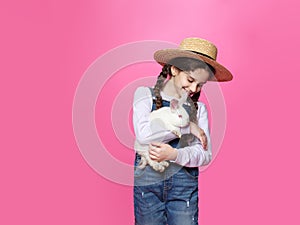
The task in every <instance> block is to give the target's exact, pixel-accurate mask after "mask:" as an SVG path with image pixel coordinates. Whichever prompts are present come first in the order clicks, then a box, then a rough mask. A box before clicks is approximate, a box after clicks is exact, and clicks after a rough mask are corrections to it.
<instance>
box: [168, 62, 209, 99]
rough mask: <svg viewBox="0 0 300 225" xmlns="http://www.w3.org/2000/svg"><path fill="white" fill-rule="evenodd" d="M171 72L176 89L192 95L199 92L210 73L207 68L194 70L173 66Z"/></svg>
mask: <svg viewBox="0 0 300 225" xmlns="http://www.w3.org/2000/svg"><path fill="white" fill-rule="evenodd" d="M171 72H172V74H173V77H172V78H171V80H172V79H173V82H174V86H175V89H176V90H177V91H178V92H179V93H180V92H181V91H186V92H187V93H188V95H190V96H192V95H193V94H195V93H196V92H199V91H200V90H201V88H202V86H203V85H204V84H205V83H206V82H207V80H208V78H209V73H208V71H206V70H205V69H200V68H199V69H196V70H194V71H190V72H187V71H181V70H179V69H178V68H176V67H174V66H172V67H171Z"/></svg>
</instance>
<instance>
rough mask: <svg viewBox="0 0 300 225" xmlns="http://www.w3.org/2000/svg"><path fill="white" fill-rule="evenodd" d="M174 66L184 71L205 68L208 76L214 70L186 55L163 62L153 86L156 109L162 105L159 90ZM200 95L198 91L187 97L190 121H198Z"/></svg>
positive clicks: (211, 74) (170, 74)
mask: <svg viewBox="0 0 300 225" xmlns="http://www.w3.org/2000/svg"><path fill="white" fill-rule="evenodd" d="M172 65H173V66H175V67H176V68H177V69H179V70H180V71H185V72H192V71H195V70H196V69H205V70H206V71H207V72H209V74H210V76H213V74H214V72H215V70H214V68H213V67H212V66H210V65H208V64H206V63H205V62H203V61H200V60H197V59H193V58H186V57H177V58H174V59H171V60H170V61H169V63H168V64H165V65H164V66H163V68H162V71H161V73H160V74H159V76H158V78H157V81H156V84H155V86H154V95H155V99H156V101H155V104H156V109H159V108H161V107H162V97H161V95H160V91H161V90H162V88H163V86H164V84H165V81H166V79H167V77H168V75H169V76H173V75H172V72H171V66H172ZM199 97H200V92H197V93H195V94H194V95H193V96H192V97H189V96H188V98H187V101H188V102H189V103H190V105H191V112H190V121H192V122H195V123H198V120H197V110H198V104H197V102H198V99H199Z"/></svg>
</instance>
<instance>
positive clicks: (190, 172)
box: [134, 89, 199, 225]
mask: <svg viewBox="0 0 300 225" xmlns="http://www.w3.org/2000/svg"><path fill="white" fill-rule="evenodd" d="M151 92H152V96H153V90H152V89H151ZM153 100H154V99H153ZM153 102H154V101H153ZM169 105H170V102H169V101H165V100H163V106H169ZM155 108H156V105H155V103H153V105H152V110H154V109H155ZM187 111H188V112H189V111H190V110H189V109H187ZM178 142H179V138H177V139H175V140H173V141H171V142H169V143H168V144H170V145H171V146H172V147H174V148H176V147H177V148H178ZM140 159H141V158H140V156H139V155H137V154H136V157H135V164H134V165H135V169H134V214H135V225H166V224H168V225H197V224H198V173H199V170H198V167H194V168H189V167H182V166H180V165H178V164H175V163H172V162H170V165H169V167H167V168H166V170H165V171H164V172H157V171H155V170H153V169H152V168H151V167H150V166H149V165H147V166H146V167H145V168H144V169H139V168H137V165H138V164H139V162H140Z"/></svg>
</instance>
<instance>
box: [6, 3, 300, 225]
mask: <svg viewBox="0 0 300 225" xmlns="http://www.w3.org/2000/svg"><path fill="white" fill-rule="evenodd" d="M0 5H1V7H0V25H1V26H0V29H1V35H0V40H1V42H0V57H1V58H0V65H1V66H0V74H1V82H0V85H1V86H0V92H1V94H0V98H1V117H0V120H1V121H0V124H1V142H0V149H1V157H0V171H1V185H0V190H1V191H0V202H1V203H0V207H1V209H0V213H1V215H0V224H89V225H92V224H133V203H132V201H133V200H132V187H131V186H125V185H119V184H117V183H114V182H110V181H108V180H106V179H104V178H103V177H102V176H100V175H99V174H98V173H96V172H95V171H94V170H93V169H92V168H91V167H90V166H89V165H88V164H87V163H86V161H85V160H84V158H83V157H82V155H81V153H80V151H79V150H78V147H77V144H76V141H75V138H74V134H73V128H72V103H73V98H74V94H75V91H76V87H77V85H78V83H79V81H80V79H81V78H82V76H83V73H84V71H85V70H86V69H87V67H88V66H89V65H90V64H91V63H92V62H93V61H94V60H95V59H96V58H98V57H99V56H100V55H102V54H104V53H105V52H107V51H108V50H110V49H112V48H114V47H117V46H119V45H121V44H126V43H128V42H134V41H141V40H162V41H169V42H173V43H179V41H180V40H181V39H183V38H184V37H187V36H198V37H203V38H206V39H209V40H211V41H213V42H214V43H216V45H217V46H218V48H219V56H218V60H219V61H220V62H221V63H222V64H224V65H226V66H227V67H228V68H229V69H230V70H231V71H232V72H233V74H234V80H233V81H232V82H230V83H224V84H222V90H223V94H224V97H225V102H226V105H227V129H226V135H225V139H224V142H223V145H222V149H221V151H220V152H219V155H218V156H217V158H216V160H215V161H214V163H213V164H212V165H211V166H210V167H209V168H208V169H207V170H206V171H205V172H204V173H203V174H201V178H200V224H203V225H211V224H214V225H215V224H232V225H234V224H236V225H238V224H244V225H246V224H289V225H292V224H299V223H300V216H299V207H300V203H299V202H300V194H299V189H300V183H299V182H297V180H299V147H298V145H297V144H298V143H297V140H298V138H299V137H298V134H299V131H298V130H299V129H298V126H299V125H300V124H299V121H300V120H299V114H300V109H299V107H298V104H299V103H297V102H298V101H296V96H297V95H299V94H300V93H299V81H300V77H299V71H298V67H299V63H298V59H299V56H298V50H299V47H300V43H299V39H300V34H299V32H298V30H299V29H298V27H299V23H300V18H299V12H297V9H299V3H298V2H297V1H296V0H286V1H283V0H276V1H272V0H265V1H259V0H252V1H233V0H227V1H225V0H210V1H208V0H207V1H199V0H198V1H196V0H189V1H178V2H176V1H170V0H165V1H158V0H154V1H138V0H131V1H118V2H116V1H110V2H109V1H106V2H105V3H104V1H96V0H94V1H92V0H85V1H83V0H77V1H69V0H65V1H57V0H52V1H50V0H46V1H38V0H29V1H20V0H19V1H16V0H14V1H9V2H8V1H7V2H4V1H2V2H1V3H0ZM128 71H130V72H134V73H136V74H135V76H136V78H138V77H141V76H144V75H147V76H151V75H153V76H156V75H157V73H158V71H159V67H157V66H155V64H153V65H152V64H151V66H149V65H145V67H139V66H137V67H135V70H130V68H129V69H128ZM124 73H126V71H125V72H124ZM126 82H128V80H127V78H126V76H123V77H122V76H120V77H119V78H118V85H120V84H123V85H124V86H125V85H126ZM115 87H116V86H115V85H114V83H113V82H110V83H108V84H107V85H106V87H105V88H106V92H107V95H109V91H110V90H112V89H113V88H115ZM118 87H119V86H118ZM99 107H100V106H99V104H97V107H96V113H97V114H96V121H97V126H101V124H99V123H101V118H102V116H104V114H103V115H101V110H100V108H99ZM111 135H113V134H111ZM108 136H110V135H108ZM106 141H107V140H106ZM110 145H111V146H112V147H115V148H118V149H119V151H115V152H114V153H113V154H115V157H117V158H118V157H119V158H120V159H122V160H124V161H125V162H128V163H130V162H132V160H133V154H132V152H131V151H127V150H126V148H122V146H121V147H120V144H119V143H118V142H116V141H112V142H111V143H110ZM112 169H113V168H112Z"/></svg>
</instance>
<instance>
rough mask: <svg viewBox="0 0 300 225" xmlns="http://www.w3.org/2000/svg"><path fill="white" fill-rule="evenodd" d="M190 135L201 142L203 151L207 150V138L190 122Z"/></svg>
mask: <svg viewBox="0 0 300 225" xmlns="http://www.w3.org/2000/svg"><path fill="white" fill-rule="evenodd" d="M190 128H191V133H192V134H193V135H195V136H196V137H197V138H198V139H199V140H200V142H201V144H202V146H203V148H204V150H207V137H206V135H205V132H204V131H203V130H202V129H201V128H200V127H199V126H198V125H197V124H195V123H194V122H190Z"/></svg>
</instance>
